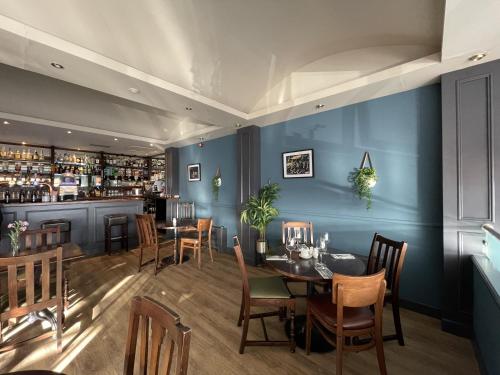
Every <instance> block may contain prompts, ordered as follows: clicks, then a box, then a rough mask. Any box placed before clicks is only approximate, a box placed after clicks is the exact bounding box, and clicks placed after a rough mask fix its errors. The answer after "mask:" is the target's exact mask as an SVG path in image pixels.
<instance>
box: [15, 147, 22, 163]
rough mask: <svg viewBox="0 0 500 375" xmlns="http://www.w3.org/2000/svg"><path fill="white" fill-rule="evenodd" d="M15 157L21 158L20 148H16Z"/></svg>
mask: <svg viewBox="0 0 500 375" xmlns="http://www.w3.org/2000/svg"><path fill="white" fill-rule="evenodd" d="M15 158H16V159H17V160H19V159H21V152H20V151H19V149H17V150H16V156H15Z"/></svg>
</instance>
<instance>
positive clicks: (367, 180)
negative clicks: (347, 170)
mask: <svg viewBox="0 0 500 375" xmlns="http://www.w3.org/2000/svg"><path fill="white" fill-rule="evenodd" d="M377 179H378V176H377V171H376V169H375V168H373V167H362V168H354V170H353V171H352V172H351V174H350V175H349V182H350V183H351V184H352V188H353V190H354V192H355V194H356V195H357V196H358V198H359V199H366V209H367V210H369V209H370V208H371V207H372V189H373V187H374V186H375V184H376V183H377Z"/></svg>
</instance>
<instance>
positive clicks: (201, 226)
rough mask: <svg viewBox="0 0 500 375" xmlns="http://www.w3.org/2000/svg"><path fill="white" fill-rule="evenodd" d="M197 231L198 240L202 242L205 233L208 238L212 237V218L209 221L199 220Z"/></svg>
mask: <svg viewBox="0 0 500 375" xmlns="http://www.w3.org/2000/svg"><path fill="white" fill-rule="evenodd" d="M197 230H198V240H200V241H201V237H202V235H203V233H207V236H208V237H211V233H212V218H211V217H210V218H208V219H198V224H197Z"/></svg>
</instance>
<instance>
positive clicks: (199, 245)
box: [194, 244, 201, 270]
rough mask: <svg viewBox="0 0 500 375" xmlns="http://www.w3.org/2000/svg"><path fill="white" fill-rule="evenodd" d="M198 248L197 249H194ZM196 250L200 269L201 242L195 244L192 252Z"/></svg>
mask: <svg viewBox="0 0 500 375" xmlns="http://www.w3.org/2000/svg"><path fill="white" fill-rule="evenodd" d="M196 249H198V250H196ZM196 251H198V269H199V270H200V269H201V244H198V246H196V247H195V248H194V252H195V253H196Z"/></svg>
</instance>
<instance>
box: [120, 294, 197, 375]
mask: <svg viewBox="0 0 500 375" xmlns="http://www.w3.org/2000/svg"><path fill="white" fill-rule="evenodd" d="M150 327H151V330H150ZM139 330H140V334H139ZM150 331H151V337H149V332H150ZM139 335H140V337H141V338H140V342H141V343H140V349H139V350H140V353H139V355H140V359H139V361H140V362H139V369H140V371H139V373H140V374H143V375H145V374H147V373H148V369H149V374H154V375H157V374H160V375H167V374H170V369H171V367H172V358H173V355H174V349H175V348H174V347H175V346H177V356H176V363H175V374H176V375H185V374H187V368H188V359H189V344H190V341H191V329H190V328H188V327H185V326H183V325H182V324H181V319H180V317H179V315H177V314H176V313H175V312H173V311H172V310H170V309H169V308H168V307H166V306H163V305H162V304H160V303H158V302H156V301H154V300H153V299H151V298H149V297H139V296H136V297H134V298H132V306H131V308H130V319H129V325H128V336H127V347H126V352H125V362H124V366H123V374H124V375H132V374H133V373H134V362H135V357H136V348H137V337H138V336H139ZM165 338H166V340H165ZM150 341H151V342H150ZM163 341H166V342H165V343H163ZM162 343H163V360H162V361H161V366H160V356H161V353H160V350H161V348H162ZM148 348H149V350H148ZM148 353H149V358H148Z"/></svg>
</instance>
